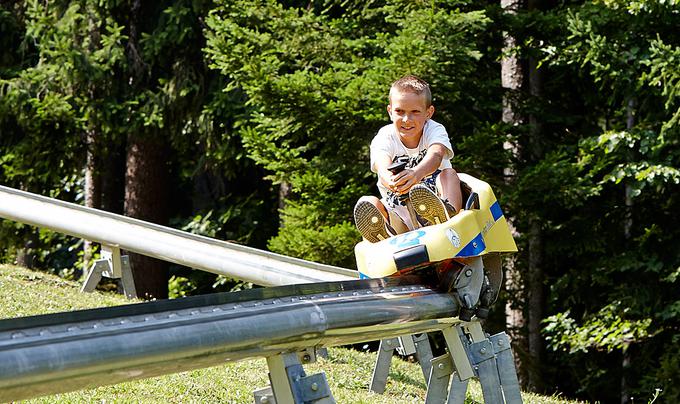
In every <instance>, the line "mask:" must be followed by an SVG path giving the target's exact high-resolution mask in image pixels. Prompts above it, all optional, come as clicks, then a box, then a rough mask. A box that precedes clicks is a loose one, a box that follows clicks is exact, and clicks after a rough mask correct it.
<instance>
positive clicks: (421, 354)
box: [413, 333, 433, 384]
mask: <svg viewBox="0 0 680 404" xmlns="http://www.w3.org/2000/svg"><path fill="white" fill-rule="evenodd" d="M413 342H414V343H415V345H416V355H417V356H418V363H420V369H421V370H422V371H423V376H425V384H428V383H429V382H430V374H431V372H432V359H433V356H432V347H431V346H430V339H429V338H428V337H427V333H422V334H414V335H413Z"/></svg>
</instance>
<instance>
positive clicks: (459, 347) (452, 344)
mask: <svg viewBox="0 0 680 404" xmlns="http://www.w3.org/2000/svg"><path fill="white" fill-rule="evenodd" d="M442 334H444V340H446V346H447V347H448V348H449V354H450V355H451V359H452V360H453V366H454V367H455V368H456V374H457V375H458V379H459V380H460V381H465V380H468V379H470V378H471V377H474V376H475V372H474V371H473V369H472V365H470V360H469V359H468V354H467V352H466V346H465V344H464V343H463V341H462V339H461V336H462V335H463V332H462V330H461V329H460V326H458V325H457V326H452V327H448V328H444V329H443V330H442Z"/></svg>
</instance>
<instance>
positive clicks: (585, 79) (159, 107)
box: [0, 0, 680, 403]
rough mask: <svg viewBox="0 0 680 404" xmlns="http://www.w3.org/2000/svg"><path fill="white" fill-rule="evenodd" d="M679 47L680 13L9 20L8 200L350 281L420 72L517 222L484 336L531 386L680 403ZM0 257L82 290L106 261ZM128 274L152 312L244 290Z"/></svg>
mask: <svg viewBox="0 0 680 404" xmlns="http://www.w3.org/2000/svg"><path fill="white" fill-rule="evenodd" d="M679 26H680V1H678V0H630V1H624V0H585V1H580V0H573V1H555V0H550V1H549V0H526V1H521V0H500V2H499V1H471V0H305V1H302V0H278V1H277V0H249V1H244V0H228V1H227V0H215V1H209V0H160V1H154V2H151V1H141V0H72V1H67V0H52V1H47V0H44V1H39V0H26V1H21V0H3V1H2V2H0V49H1V51H0V184H2V185H5V186H9V187H13V188H17V189H21V190H25V191H29V192H34V193H37V194H41V195H45V196H50V197H54V198H58V199H61V200H65V201H70V202H76V203H79V204H83V205H86V206H89V207H94V208H98V209H103V210H107V211H111V212H115V213H121V214H125V215H127V216H131V217H135V218H139V219H142V220H146V221H150V222H154V223H159V224H162V225H167V226H170V227H174V228H178V229H183V230H186V231H190V232H193V233H197V234H202V235H206V236H209V237H214V238H219V239H222V240H228V241H232V242H236V243H241V244H246V245H249V246H253V247H257V248H262V249H267V250H270V251H274V252H277V253H281V254H285V255H290V256H295V257H301V258H305V259H308V260H312V261H317V262H323V263H327V264H332V265H337V266H342V267H346V268H355V267H356V264H355V262H354V245H355V244H356V243H357V242H359V241H360V239H361V236H360V235H359V233H358V231H357V230H356V229H355V227H354V224H353V219H352V208H353V206H354V203H355V201H356V200H357V199H358V198H359V197H360V196H361V195H371V194H372V195H377V188H376V186H375V176H374V174H373V173H371V172H370V170H369V153H368V146H369V143H370V141H371V139H372V137H373V136H374V135H375V133H376V132H377V130H378V129H379V128H380V127H381V126H382V125H385V124H386V123H387V122H388V116H387V113H386V105H387V102H388V100H387V93H388V90H389V86H390V83H392V82H393V81H394V80H395V79H397V78H399V77H401V76H403V75H405V74H415V75H417V76H419V77H422V78H423V79H425V80H426V81H428V82H429V83H430V85H431V88H432V93H433V104H434V106H435V108H436V112H435V116H434V119H435V120H436V121H437V122H440V123H442V124H444V125H445V127H446V128H447V131H448V133H449V135H450V139H451V143H452V145H453V147H454V150H455V154H456V155H455V157H454V159H453V160H452V163H453V165H454V168H455V169H456V170H457V171H458V172H464V173H468V174H471V175H473V176H475V177H478V178H480V179H483V180H484V181H487V182H489V183H490V184H491V185H492V187H493V189H494V192H495V194H496V196H497V197H498V199H499V201H500V203H501V206H503V210H504V212H505V214H506V216H507V217H508V218H509V219H510V221H511V222H512V226H513V229H514V232H515V239H516V242H517V244H518V247H519V253H518V254H516V255H514V256H512V257H508V258H507V261H506V265H505V287H504V290H503V293H502V295H501V299H500V301H498V302H496V304H495V306H494V307H493V309H492V315H491V317H490V318H489V319H488V320H487V324H486V325H485V328H486V329H487V331H489V332H498V331H502V330H506V331H507V332H508V333H509V334H510V335H511V336H512V338H513V344H514V352H515V356H516V357H517V362H518V366H519V375H520V380H521V383H522V386H523V388H524V389H525V390H529V391H535V392H543V393H548V394H553V393H556V394H560V395H562V396H565V397H573V398H579V399H583V400H587V401H591V402H594V401H600V402H620V403H630V402H653V401H658V402H668V403H674V402H680V384H678V373H680V293H678V290H680V289H679V288H680V244H679V242H680V216H679V215H678V214H677V212H678V211H680V192H679V191H680V187H679V184H680V145H679V141H680V33H679V31H678V27H679ZM674 212H675V213H674ZM0 240H1V242H0V262H6V263H17V264H20V265H23V266H27V267H31V268H34V269H36V270H43V271H48V272H52V273H57V274H59V275H60V276H63V277H65V278H70V279H78V278H79V277H81V276H82V274H83V267H84V266H86V265H87V262H88V260H91V259H92V257H93V256H95V255H96V254H97V251H96V246H90V245H89V244H88V243H86V242H83V241H81V240H74V239H72V238H70V237H66V236H63V235H61V234H57V233H53V232H50V231H47V230H40V229H36V228H33V227H30V226H24V225H20V224H17V223H14V222H11V221H6V220H2V221H0ZM131 262H132V265H133V271H135V283H136V285H137V290H138V292H141V293H142V294H143V295H145V296H147V297H149V298H167V297H178V296H185V295H189V294H200V293H211V292H216V291H224V290H237V289H240V288H245V287H249V285H246V284H243V283H239V282H236V281H234V280H230V279H225V278H221V277H215V276H213V275H210V274H206V273H203V272H199V271H191V270H189V269H188V268H181V267H178V266H171V265H169V264H167V263H164V262H161V261H156V260H153V259H150V258H146V257H143V256H139V255H134V254H132V255H131ZM135 268H137V270H135ZM139 268H143V270H141V269H139ZM142 274H143V276H142ZM27 293H30V291H27Z"/></svg>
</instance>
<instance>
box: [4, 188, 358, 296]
mask: <svg viewBox="0 0 680 404" xmlns="http://www.w3.org/2000/svg"><path fill="white" fill-rule="evenodd" d="M0 217H4V218H6V219H10V220H15V221H17V222H21V223H26V224H30V225H33V226H38V227H45V228H48V229H51V230H54V231H57V232H60V233H64V234H69V235H71V236H75V237H79V238H84V239H86V240H90V241H95V242H98V243H102V244H106V245H109V246H112V247H119V248H122V249H125V250H128V251H133V252H136V253H140V254H143V255H147V256H149V257H154V258H158V259H161V260H165V261H170V262H174V263H176V264H180V265H185V266H188V267H190V268H195V269H201V270H204V271H208V272H212V273H216V274H221V275H226V276H229V277H232V278H236V279H241V280H245V281H249V282H253V283H255V284H257V285H262V286H280V285H290V284H298V283H311V282H324V281H343V280H351V279H356V278H358V273H357V272H356V271H352V270H349V269H345V268H339V267H334V266H331V265H324V264H318V263H315V262H310V261H306V260H301V259H297V258H292V257H286V256H284V255H280V254H274V253H271V252H266V251H262V250H258V249H256V248H251V247H246V246H242V245H238V244H233V243H228V242H224V241H220V240H215V239H211V238H208V237H203V236H198V235H195V234H191V233H187V232H184V231H180V230H176V229H172V228H169V227H164V226H160V225H156V224H152V223H148V222H144V221H142V220H137V219H132V218H129V217H126V216H121V215H116V214H113V213H110V212H105V211H102V210H98V209H92V208H87V207H84V206H80V205H76V204H73V203H68V202H63V201H59V200H56V199H52V198H47V197H44V196H40V195H35V194H32V193H29V192H24V191H19V190H16V189H12V188H8V187H4V186H0Z"/></svg>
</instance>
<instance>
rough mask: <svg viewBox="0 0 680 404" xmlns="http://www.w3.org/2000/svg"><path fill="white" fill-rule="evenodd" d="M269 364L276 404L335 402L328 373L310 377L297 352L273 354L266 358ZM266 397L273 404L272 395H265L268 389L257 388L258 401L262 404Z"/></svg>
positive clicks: (328, 403) (322, 403) (325, 403)
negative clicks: (329, 384) (327, 378)
mask: <svg viewBox="0 0 680 404" xmlns="http://www.w3.org/2000/svg"><path fill="white" fill-rule="evenodd" d="M267 365H268V367H269V381H270V383H271V388H272V392H273V394H274V400H275V402H276V403H278V404H302V403H313V404H335V399H334V398H333V395H332V394H331V390H330V387H329V386H328V381H327V380H326V375H325V374H324V373H323V372H322V373H317V374H315V375H311V376H307V375H306V374H305V371H304V368H303V367H302V364H301V363H300V359H299V356H298V354H297V353H285V354H279V355H274V356H270V357H268V358H267ZM263 393H265V394H263ZM258 394H259V395H258ZM263 398H264V399H265V401H264V402H265V403H271V398H270V397H268V396H267V395H266V389H260V390H257V391H256V392H255V400H256V401H255V402H256V403H257V404H260V403H262V402H263V401H262V399H263ZM257 400H259V402H258V401H257Z"/></svg>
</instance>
